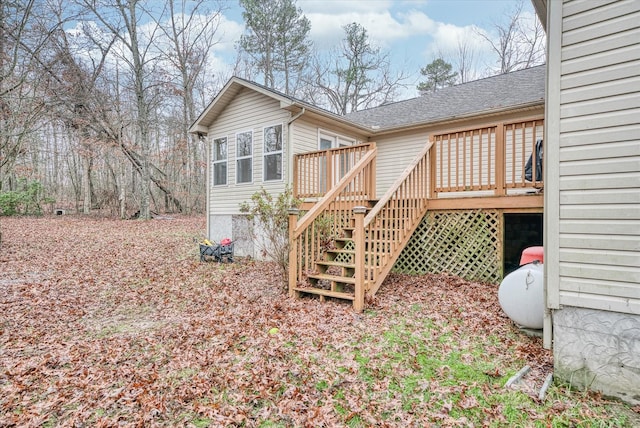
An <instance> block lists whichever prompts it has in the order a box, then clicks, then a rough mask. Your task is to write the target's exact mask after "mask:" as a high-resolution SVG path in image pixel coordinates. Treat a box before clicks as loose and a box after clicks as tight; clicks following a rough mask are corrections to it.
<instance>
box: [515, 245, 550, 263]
mask: <svg viewBox="0 0 640 428" xmlns="http://www.w3.org/2000/svg"><path fill="white" fill-rule="evenodd" d="M535 261H538V262H540V263H544V247H529V248H525V249H524V250H523V251H522V256H521V257H520V266H522V265H526V264H527V263H531V262H535Z"/></svg>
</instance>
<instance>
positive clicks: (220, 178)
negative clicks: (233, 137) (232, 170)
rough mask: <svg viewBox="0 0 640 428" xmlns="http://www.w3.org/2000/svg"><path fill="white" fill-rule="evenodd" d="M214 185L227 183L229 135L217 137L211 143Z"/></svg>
mask: <svg viewBox="0 0 640 428" xmlns="http://www.w3.org/2000/svg"><path fill="white" fill-rule="evenodd" d="M211 161H212V170H213V173H212V174H211V176H212V180H213V185H214V186H222V185H225V184H227V137H222V138H216V139H215V140H213V144H212V145H211Z"/></svg>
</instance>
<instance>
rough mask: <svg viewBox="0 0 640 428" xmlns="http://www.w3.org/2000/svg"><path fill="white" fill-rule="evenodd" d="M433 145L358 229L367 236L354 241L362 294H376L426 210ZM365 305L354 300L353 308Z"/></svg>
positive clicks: (420, 155)
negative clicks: (362, 262)
mask: <svg viewBox="0 0 640 428" xmlns="http://www.w3.org/2000/svg"><path fill="white" fill-rule="evenodd" d="M432 146H433V141H430V142H429V143H428V144H427V145H426V146H425V147H424V149H423V150H422V151H421V152H420V153H419V154H418V155H417V156H416V157H415V158H414V160H413V161H412V162H411V163H410V164H409V165H408V166H407V168H406V169H405V170H404V172H403V173H402V175H400V177H398V179H397V180H396V181H395V183H394V184H393V185H392V186H391V187H390V188H389V190H388V191H387V192H386V193H385V194H384V196H383V197H382V198H381V199H380V201H378V203H377V204H376V205H375V207H373V209H372V210H371V211H370V212H369V213H368V214H367V215H366V216H365V217H364V221H363V230H362V231H360V230H356V231H355V233H356V234H362V235H361V236H364V240H362V239H356V240H355V242H356V249H355V250H356V259H357V260H364V266H363V268H364V272H363V274H362V275H357V274H356V276H360V281H364V283H363V284H358V283H356V289H357V288H358V287H359V286H360V287H363V289H364V290H365V293H363V294H366V295H368V296H373V295H374V294H375V293H376V291H378V288H379V287H380V285H381V284H382V281H383V280H384V278H385V277H386V276H387V274H388V273H389V271H390V270H391V268H392V267H393V264H394V263H395V261H396V260H397V258H398V256H399V255H400V253H401V252H402V249H403V248H404V247H405V246H406V244H407V242H409V239H410V238H411V235H412V234H413V232H414V231H415V229H416V228H417V227H418V225H419V224H420V222H421V221H422V218H423V217H424V215H425V214H426V212H427V205H428V200H429V197H430V194H431V190H430V179H429V174H430V173H431V171H430V150H431V147H432ZM363 241H366V243H364V242H363ZM365 255H366V256H365ZM362 298H364V295H363V296H362ZM362 305H363V302H354V307H362Z"/></svg>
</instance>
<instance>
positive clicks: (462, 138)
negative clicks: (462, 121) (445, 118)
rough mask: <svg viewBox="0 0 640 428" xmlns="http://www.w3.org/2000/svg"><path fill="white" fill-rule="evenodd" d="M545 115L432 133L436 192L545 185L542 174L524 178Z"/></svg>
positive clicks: (501, 190)
mask: <svg viewBox="0 0 640 428" xmlns="http://www.w3.org/2000/svg"><path fill="white" fill-rule="evenodd" d="M543 123H544V122H543V119H535V120H528V121H521V122H510V123H498V124H496V125H492V126H487V127H482V128H475V129H469V130H462V131H456V132H451V133H444V134H438V135H434V136H433V140H434V150H433V151H432V153H431V164H432V165H433V166H434V169H435V174H433V176H432V177H431V180H432V183H431V185H432V189H433V191H434V193H449V192H469V191H487V190H488V191H493V193H494V194H495V195H505V194H506V193H507V189H516V188H539V187H542V184H543V182H542V177H537V176H535V170H536V168H535V166H536V162H537V160H536V156H533V164H534V165H533V170H534V177H533V178H532V180H526V179H525V174H524V171H525V165H526V163H527V161H528V160H529V157H530V156H531V154H532V153H534V150H535V146H536V141H537V140H538V139H540V138H542V133H543V131H542V130H543Z"/></svg>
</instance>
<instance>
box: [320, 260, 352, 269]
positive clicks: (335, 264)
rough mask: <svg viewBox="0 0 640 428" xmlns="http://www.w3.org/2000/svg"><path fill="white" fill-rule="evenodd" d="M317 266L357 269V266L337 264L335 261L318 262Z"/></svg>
mask: <svg viewBox="0 0 640 428" xmlns="http://www.w3.org/2000/svg"><path fill="white" fill-rule="evenodd" d="M316 264H317V265H322V266H338V267H343V268H347V269H355V267H356V265H355V264H353V263H344V262H336V261H333V260H321V261H318V262H316Z"/></svg>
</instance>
